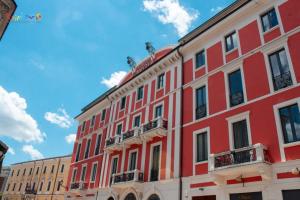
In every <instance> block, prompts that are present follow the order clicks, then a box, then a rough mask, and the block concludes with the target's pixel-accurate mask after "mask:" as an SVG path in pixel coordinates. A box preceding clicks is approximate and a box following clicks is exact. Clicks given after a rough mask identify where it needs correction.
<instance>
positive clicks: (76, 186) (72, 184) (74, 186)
mask: <svg viewBox="0 0 300 200" xmlns="http://www.w3.org/2000/svg"><path fill="white" fill-rule="evenodd" d="M70 189H71V190H76V189H79V183H78V182H76V183H71V185H70Z"/></svg>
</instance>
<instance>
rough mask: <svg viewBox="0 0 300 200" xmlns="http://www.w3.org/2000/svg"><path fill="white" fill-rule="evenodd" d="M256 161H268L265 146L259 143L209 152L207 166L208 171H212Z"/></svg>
mask: <svg viewBox="0 0 300 200" xmlns="http://www.w3.org/2000/svg"><path fill="white" fill-rule="evenodd" d="M257 162H267V163H269V162H270V158H269V156H268V151H267V148H266V147H265V146H264V145H262V144H259V143H258V144H255V145H253V146H249V147H244V148H241V149H235V150H232V151H227V152H222V153H219V154H211V155H210V159H209V166H210V171H214V170H216V169H222V168H227V167H233V166H237V165H242V164H249V163H257Z"/></svg>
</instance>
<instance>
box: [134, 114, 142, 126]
mask: <svg viewBox="0 0 300 200" xmlns="http://www.w3.org/2000/svg"><path fill="white" fill-rule="evenodd" d="M140 120H141V117H140V116H137V117H135V118H134V127H139V126H140Z"/></svg>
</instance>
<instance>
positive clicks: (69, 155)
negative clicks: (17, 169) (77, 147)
mask: <svg viewBox="0 0 300 200" xmlns="http://www.w3.org/2000/svg"><path fill="white" fill-rule="evenodd" d="M71 156H72V154H68V155H64V156H55V157H49V158H42V159H38V160H29V161H24V162H18V163H13V164H11V165H20V164H25V163H30V162H37V161H43V160H51V159H56V158H66V157H71Z"/></svg>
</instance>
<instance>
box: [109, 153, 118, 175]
mask: <svg viewBox="0 0 300 200" xmlns="http://www.w3.org/2000/svg"><path fill="white" fill-rule="evenodd" d="M115 158H117V167H116V174H117V173H118V167H119V159H120V158H119V155H115V156H112V157H111V160H110V170H109V179H110V178H111V176H112V167H113V161H114V159H115Z"/></svg>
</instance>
